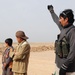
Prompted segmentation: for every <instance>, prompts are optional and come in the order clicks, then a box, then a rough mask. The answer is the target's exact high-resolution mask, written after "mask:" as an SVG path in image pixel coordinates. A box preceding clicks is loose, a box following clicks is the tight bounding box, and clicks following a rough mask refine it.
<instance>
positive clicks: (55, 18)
mask: <svg viewBox="0 0 75 75" xmlns="http://www.w3.org/2000/svg"><path fill="white" fill-rule="evenodd" d="M47 8H48V10H49V11H50V13H51V16H52V18H53V20H54V22H55V23H56V24H57V25H58V27H59V29H60V30H62V26H61V24H60V22H59V18H58V16H57V15H56V14H55V12H54V10H53V6H52V5H48V7H47Z"/></svg>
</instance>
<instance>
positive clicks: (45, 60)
mask: <svg viewBox="0 0 75 75" xmlns="http://www.w3.org/2000/svg"><path fill="white" fill-rule="evenodd" d="M0 57H1V55H0ZM54 59H55V54H54V51H53V50H52V51H43V52H31V54H30V60H29V66H28V75H51V74H52V73H53V72H54V70H55V63H54ZM0 61H1V58H0ZM1 69H2V64H1V62H0V75H2V73H1V72H2V70H1Z"/></svg>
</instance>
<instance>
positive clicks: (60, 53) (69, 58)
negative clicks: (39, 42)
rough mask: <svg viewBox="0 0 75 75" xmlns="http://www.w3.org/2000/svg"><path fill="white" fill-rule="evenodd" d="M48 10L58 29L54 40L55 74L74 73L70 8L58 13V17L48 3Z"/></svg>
mask: <svg viewBox="0 0 75 75" xmlns="http://www.w3.org/2000/svg"><path fill="white" fill-rule="evenodd" d="M48 10H49V11H50V13H51V16H52V18H53V20H54V22H55V23H56V24H57V26H58V27H59V29H60V34H59V35H58V36H57V40H56V42H55V53H56V60H55V63H56V67H57V69H56V75H75V26H74V25H73V23H74V14H73V11H72V10H71V9H66V10H64V11H62V13H60V15H59V18H58V16H57V15H56V14H55V12H54V10H53V6H52V5H49V6H48Z"/></svg>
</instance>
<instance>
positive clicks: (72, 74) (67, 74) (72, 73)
mask: <svg viewBox="0 0 75 75" xmlns="http://www.w3.org/2000/svg"><path fill="white" fill-rule="evenodd" d="M56 75H59V68H58V67H56ZM66 75H75V72H69V73H68V72H67V73H66Z"/></svg>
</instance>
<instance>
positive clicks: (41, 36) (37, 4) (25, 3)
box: [0, 0, 75, 42]
mask: <svg viewBox="0 0 75 75" xmlns="http://www.w3.org/2000/svg"><path fill="white" fill-rule="evenodd" d="M51 4H52V5H53V6H54V10H55V12H56V14H57V15H58V16H59V14H60V13H61V12H62V11H63V10H64V9H72V10H73V11H74V12H75V6H74V5H75V0H0V42H4V40H5V39H7V38H12V39H13V40H14V42H16V37H15V33H16V31H18V30H22V31H24V32H25V34H26V35H27V36H28V37H29V40H28V41H29V42H54V41H55V39H56V36H57V34H59V33H60V31H59V29H58V27H57V25H56V24H55V23H54V22H53V20H52V17H51V15H50V13H49V11H48V10H47V5H51ZM74 14H75V13H74Z"/></svg>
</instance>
